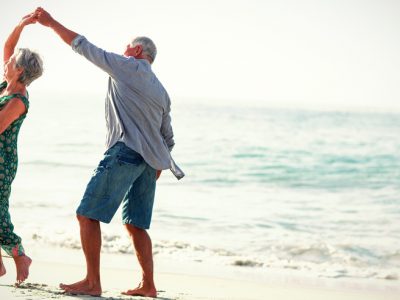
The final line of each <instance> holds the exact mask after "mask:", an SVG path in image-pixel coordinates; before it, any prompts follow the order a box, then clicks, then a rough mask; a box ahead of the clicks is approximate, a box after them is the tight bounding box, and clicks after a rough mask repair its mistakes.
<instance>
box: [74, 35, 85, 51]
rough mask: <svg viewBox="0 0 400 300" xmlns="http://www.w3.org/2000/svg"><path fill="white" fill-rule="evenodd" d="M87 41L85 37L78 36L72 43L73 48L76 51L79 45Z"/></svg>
mask: <svg viewBox="0 0 400 300" xmlns="http://www.w3.org/2000/svg"><path fill="white" fill-rule="evenodd" d="M84 39H85V37H84V36H83V35H77V36H76V37H75V38H74V39H73V40H72V43H71V47H72V49H73V50H74V51H76V50H77V49H78V47H79V45H80V44H81V43H82V41H83V40H84Z"/></svg>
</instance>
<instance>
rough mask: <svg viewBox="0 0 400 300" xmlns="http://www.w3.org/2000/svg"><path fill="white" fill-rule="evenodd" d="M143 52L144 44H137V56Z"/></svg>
mask: <svg viewBox="0 0 400 300" xmlns="http://www.w3.org/2000/svg"><path fill="white" fill-rule="evenodd" d="M142 52H143V47H142V45H136V46H135V56H139V55H141V54H142Z"/></svg>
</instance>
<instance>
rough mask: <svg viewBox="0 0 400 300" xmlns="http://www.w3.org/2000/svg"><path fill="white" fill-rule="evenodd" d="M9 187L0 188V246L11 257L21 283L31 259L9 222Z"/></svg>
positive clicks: (26, 273) (26, 276)
mask: <svg viewBox="0 0 400 300" xmlns="http://www.w3.org/2000/svg"><path fill="white" fill-rule="evenodd" d="M10 192H11V189H10V187H8V188H7V189H4V188H3V189H0V220H1V221H0V245H1V248H3V250H4V251H5V252H6V253H7V254H8V255H10V256H12V257H13V259H14V262H15V266H16V268H17V281H16V283H17V284H20V283H22V282H23V281H24V280H25V279H26V278H28V275H29V266H30V265H31V263H32V260H31V259H30V258H29V257H28V256H26V255H25V250H24V248H23V247H22V244H21V238H20V237H19V236H18V235H16V234H15V233H14V225H13V224H12V222H11V216H10V212H9V202H8V197H9V195H10Z"/></svg>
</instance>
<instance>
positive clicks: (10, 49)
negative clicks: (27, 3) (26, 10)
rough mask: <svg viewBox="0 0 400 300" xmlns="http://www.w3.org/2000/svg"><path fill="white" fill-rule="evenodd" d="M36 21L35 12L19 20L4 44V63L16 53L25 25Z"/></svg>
mask: <svg viewBox="0 0 400 300" xmlns="http://www.w3.org/2000/svg"><path fill="white" fill-rule="evenodd" d="M36 22H37V14H36V13H35V12H34V13H31V14H29V15H26V16H25V17H23V18H22V20H21V21H20V22H19V24H18V25H17V26H16V27H15V28H14V30H13V31H12V32H11V34H10V35H9V37H8V39H7V41H6V42H5V44H4V56H3V62H4V63H6V62H7V61H8V60H9V59H10V57H11V55H13V54H14V50H15V46H16V45H17V43H18V40H19V37H20V35H21V32H22V30H23V29H24V27H25V26H26V25H29V24H34V23H36Z"/></svg>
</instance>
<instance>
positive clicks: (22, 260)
mask: <svg viewBox="0 0 400 300" xmlns="http://www.w3.org/2000/svg"><path fill="white" fill-rule="evenodd" d="M13 258H14V262H15V266H16V268H17V281H16V282H15V284H16V285H20V284H21V283H22V282H24V281H25V280H26V279H27V278H28V276H29V267H30V265H31V263H32V260H31V259H30V258H29V256H26V255H21V256H14V257H13Z"/></svg>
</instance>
